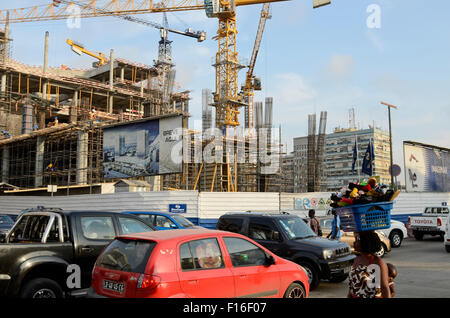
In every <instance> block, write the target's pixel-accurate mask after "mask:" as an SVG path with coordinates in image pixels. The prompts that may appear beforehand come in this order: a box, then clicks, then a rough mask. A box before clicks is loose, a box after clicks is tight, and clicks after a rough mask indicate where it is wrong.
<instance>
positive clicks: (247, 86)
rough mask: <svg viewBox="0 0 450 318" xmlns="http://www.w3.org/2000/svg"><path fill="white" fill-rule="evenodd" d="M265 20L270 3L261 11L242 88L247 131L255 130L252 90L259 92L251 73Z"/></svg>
mask: <svg viewBox="0 0 450 318" xmlns="http://www.w3.org/2000/svg"><path fill="white" fill-rule="evenodd" d="M267 19H270V3H264V4H263V7H262V9H261V15H260V19H259V25H258V31H257V32H256V38H255V44H254V46H253V52H252V56H251V58H250V63H249V65H248V70H247V75H246V78H245V83H244V86H243V88H242V90H243V93H244V98H245V102H246V104H247V106H246V111H245V126H246V127H247V128H249V129H253V128H255V118H254V104H253V97H254V90H255V89H257V90H260V89H261V87H260V85H255V81H254V76H253V71H254V69H255V64H256V58H257V57H258V52H259V47H260V46H261V40H262V35H263V32H264V27H265V25H266V21H267Z"/></svg>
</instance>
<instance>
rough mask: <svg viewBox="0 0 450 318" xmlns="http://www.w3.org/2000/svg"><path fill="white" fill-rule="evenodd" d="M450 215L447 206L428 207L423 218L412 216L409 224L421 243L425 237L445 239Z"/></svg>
mask: <svg viewBox="0 0 450 318" xmlns="http://www.w3.org/2000/svg"><path fill="white" fill-rule="evenodd" d="M448 215H449V208H448V207H447V206H434V207H426V208H425V210H424V211H423V213H422V215H421V216H410V217H409V220H408V223H409V229H410V230H412V232H413V235H414V237H415V239H416V240H419V241H421V240H422V239H423V236H424V235H426V234H428V235H433V236H435V235H439V236H440V237H441V239H444V234H445V226H446V224H447V219H448Z"/></svg>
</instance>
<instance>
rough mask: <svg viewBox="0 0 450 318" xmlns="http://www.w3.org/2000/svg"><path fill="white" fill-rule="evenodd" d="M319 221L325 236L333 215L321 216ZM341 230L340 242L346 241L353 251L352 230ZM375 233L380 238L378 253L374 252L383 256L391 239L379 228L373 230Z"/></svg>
mask: <svg viewBox="0 0 450 318" xmlns="http://www.w3.org/2000/svg"><path fill="white" fill-rule="evenodd" d="M318 219H319V221H320V227H321V228H322V233H323V236H327V235H328V234H329V233H330V232H331V222H332V221H333V217H332V216H331V217H321V218H318ZM341 232H342V236H341V238H340V240H341V241H342V242H346V243H347V244H349V245H350V246H351V249H352V252H353V253H355V250H354V245H353V243H354V242H355V235H354V233H353V232H344V231H341ZM375 233H377V234H378V237H379V238H380V240H381V249H380V251H379V252H378V253H376V255H377V256H379V257H383V256H384V255H386V253H389V252H390V251H391V241H390V240H389V238H388V237H387V236H386V234H384V232H381V231H379V230H377V231H375Z"/></svg>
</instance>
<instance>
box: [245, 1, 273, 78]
mask: <svg viewBox="0 0 450 318" xmlns="http://www.w3.org/2000/svg"><path fill="white" fill-rule="evenodd" d="M269 10H270V3H264V5H263V7H262V10H261V17H260V19H259V25H258V32H257V33H256V39H255V45H254V46H253V52H252V57H251V58H250V63H249V66H248V70H247V79H246V80H247V81H248V80H249V79H250V80H251V77H252V76H253V70H254V68H255V63H256V58H257V57H258V52H259V47H260V45H261V40H262V35H263V32H264V27H265V25H266V21H267V19H270V12H269Z"/></svg>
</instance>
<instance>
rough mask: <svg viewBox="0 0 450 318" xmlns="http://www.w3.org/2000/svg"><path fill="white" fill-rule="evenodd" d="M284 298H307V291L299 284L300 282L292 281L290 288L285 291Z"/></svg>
mask: <svg viewBox="0 0 450 318" xmlns="http://www.w3.org/2000/svg"><path fill="white" fill-rule="evenodd" d="M283 297H284V298H305V297H306V292H305V288H304V287H303V286H302V285H300V284H298V283H292V284H290V285H289V287H288V289H287V290H286V292H285V293H284V296H283Z"/></svg>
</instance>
